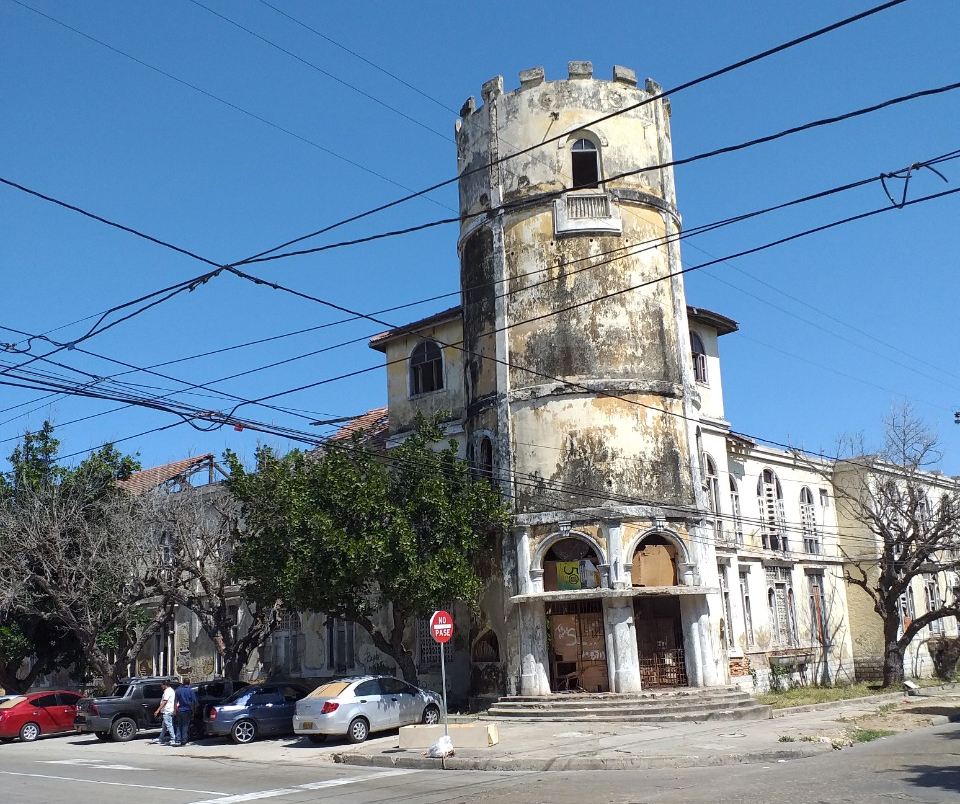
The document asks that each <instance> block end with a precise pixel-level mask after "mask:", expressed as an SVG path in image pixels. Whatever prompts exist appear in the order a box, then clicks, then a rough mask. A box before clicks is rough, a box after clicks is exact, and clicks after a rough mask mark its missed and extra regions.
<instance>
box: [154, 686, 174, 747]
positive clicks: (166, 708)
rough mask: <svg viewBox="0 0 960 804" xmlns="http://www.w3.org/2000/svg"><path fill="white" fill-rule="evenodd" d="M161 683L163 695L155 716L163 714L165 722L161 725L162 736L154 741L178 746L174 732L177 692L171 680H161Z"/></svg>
mask: <svg viewBox="0 0 960 804" xmlns="http://www.w3.org/2000/svg"><path fill="white" fill-rule="evenodd" d="M160 683H161V684H162V685H163V697H161V698H160V706H158V707H157V709H156V711H155V712H154V713H153V714H154V716H156V715H160V714H162V715H163V722H162V723H161V725H160V736H159V737H157V739H156V740H154V742H155V743H159V744H160V745H172V746H174V747H176V746H177V742H176V736H175V735H174V733H173V699H174V695H175V694H176V693H174V691H173V687H171V686H170V683H169V682H167V681H161V682H160Z"/></svg>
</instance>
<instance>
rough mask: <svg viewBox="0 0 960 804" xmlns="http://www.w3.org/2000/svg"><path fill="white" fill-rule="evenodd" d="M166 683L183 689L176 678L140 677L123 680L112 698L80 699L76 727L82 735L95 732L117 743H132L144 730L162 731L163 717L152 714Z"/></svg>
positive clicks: (75, 719) (102, 738)
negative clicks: (140, 731)
mask: <svg viewBox="0 0 960 804" xmlns="http://www.w3.org/2000/svg"><path fill="white" fill-rule="evenodd" d="M163 681H166V682H167V683H169V684H170V686H171V687H179V686H180V679H178V678H176V677H175V676H167V677H164V676H137V677H135V678H125V679H123V680H121V682H120V683H119V684H117V686H116V687H115V688H114V690H113V695H109V696H106V697H103V698H81V699H80V700H79V701H77V714H76V717H75V718H74V720H73V725H74V727H75V728H76V730H77V731H79V732H83V733H91V732H92V733H93V734H96V735H97V737H98V738H99V739H101V740H111V739H112V740H116V741H118V742H126V741H127V740H132V739H133V738H134V736H135V735H136V733H137V732H138V731H139V730H141V729H158V728H160V718H159V717H157V716H156V715H154V714H153V713H154V712H155V711H156V710H157V707H158V706H160V698H161V697H162V696H163V687H162V686H161V682H163Z"/></svg>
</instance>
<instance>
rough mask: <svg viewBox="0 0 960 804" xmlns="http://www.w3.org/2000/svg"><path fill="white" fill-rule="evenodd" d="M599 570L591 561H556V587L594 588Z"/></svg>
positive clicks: (598, 576)
mask: <svg viewBox="0 0 960 804" xmlns="http://www.w3.org/2000/svg"><path fill="white" fill-rule="evenodd" d="M598 586H600V572H599V571H598V570H597V568H596V566H594V563H593V562H592V561H588V560H586V559H583V560H581V561H558V562H557V589H596V588H597V587H598Z"/></svg>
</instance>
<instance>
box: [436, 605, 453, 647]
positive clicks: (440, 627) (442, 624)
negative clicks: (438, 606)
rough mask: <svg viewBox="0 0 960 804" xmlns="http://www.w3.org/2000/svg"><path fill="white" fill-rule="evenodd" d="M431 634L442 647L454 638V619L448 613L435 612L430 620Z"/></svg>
mask: <svg viewBox="0 0 960 804" xmlns="http://www.w3.org/2000/svg"><path fill="white" fill-rule="evenodd" d="M430 633H431V634H433V638H434V639H435V640H436V641H437V642H439V643H440V644H441V645H442V644H443V643H444V642H449V641H450V637H452V636H453V617H451V616H450V614H449V612H446V611H435V612H434V613H433V616H432V617H431V618H430Z"/></svg>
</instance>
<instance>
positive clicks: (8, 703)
mask: <svg viewBox="0 0 960 804" xmlns="http://www.w3.org/2000/svg"><path fill="white" fill-rule="evenodd" d="M25 700H26V696H24V695H14V696H13V697H12V698H8V699H7V700H5V701H0V709H12V708H13V707H14V706H16V705H17V704H18V703H20V701H25Z"/></svg>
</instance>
